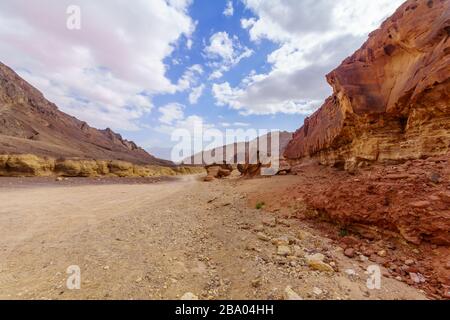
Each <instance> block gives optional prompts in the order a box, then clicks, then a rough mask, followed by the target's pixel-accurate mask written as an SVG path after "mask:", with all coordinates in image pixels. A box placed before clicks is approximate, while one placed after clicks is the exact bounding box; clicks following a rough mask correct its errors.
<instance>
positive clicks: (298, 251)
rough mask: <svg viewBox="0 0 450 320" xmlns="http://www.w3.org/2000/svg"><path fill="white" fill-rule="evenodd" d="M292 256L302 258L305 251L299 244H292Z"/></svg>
mask: <svg viewBox="0 0 450 320" xmlns="http://www.w3.org/2000/svg"><path fill="white" fill-rule="evenodd" d="M294 256H296V257H298V258H303V257H304V256H305V251H303V249H302V248H301V247H300V246H294Z"/></svg>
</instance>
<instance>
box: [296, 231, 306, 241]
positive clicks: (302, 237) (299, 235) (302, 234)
mask: <svg viewBox="0 0 450 320" xmlns="http://www.w3.org/2000/svg"><path fill="white" fill-rule="evenodd" d="M307 237H308V233H307V232H305V231H303V230H300V231H298V232H297V239H299V240H305V239H306V238H307Z"/></svg>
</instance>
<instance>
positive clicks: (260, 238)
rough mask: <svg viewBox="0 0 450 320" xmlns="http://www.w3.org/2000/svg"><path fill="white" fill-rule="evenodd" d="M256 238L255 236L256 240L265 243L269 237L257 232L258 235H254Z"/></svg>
mask: <svg viewBox="0 0 450 320" xmlns="http://www.w3.org/2000/svg"><path fill="white" fill-rule="evenodd" d="M256 236H257V237H258V239H259V240H261V241H266V242H268V241H270V237H269V236H268V235H266V234H264V233H262V232H258V233H257V234H256Z"/></svg>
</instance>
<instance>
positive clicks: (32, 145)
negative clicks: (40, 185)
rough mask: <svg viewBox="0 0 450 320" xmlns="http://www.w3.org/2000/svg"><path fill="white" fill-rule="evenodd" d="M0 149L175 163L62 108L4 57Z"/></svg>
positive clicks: (0, 72) (0, 71) (0, 81)
mask: <svg viewBox="0 0 450 320" xmlns="http://www.w3.org/2000/svg"><path fill="white" fill-rule="evenodd" d="M0 124H1V125H0V154H34V155H37V156H43V157H54V158H75V159H98V160H122V161H127V162H130V163H134V164H139V165H147V164H149V165H162V166H173V165H174V164H173V163H172V162H171V161H168V160H163V159H158V158H156V157H154V156H152V155H150V154H149V153H148V152H146V151H145V150H144V149H142V148H140V147H139V146H137V144H136V143H134V142H133V141H129V140H126V139H123V137H122V136H121V135H120V134H118V133H116V132H114V131H113V130H111V129H110V128H107V129H104V130H100V129H95V128H93V127H91V126H89V124H88V123H87V122H85V121H81V120H79V119H77V118H75V117H73V116H71V115H69V114H66V113H64V112H62V111H61V110H59V108H58V107H57V106H56V105H55V104H54V103H52V102H50V101H48V100H47V99H46V98H45V97H44V95H43V94H42V93H41V92H40V91H39V90H38V89H36V88H35V87H33V86H32V85H31V84H29V83H28V82H27V81H25V80H24V79H22V78H21V77H20V76H19V75H18V74H17V73H16V72H15V71H14V70H12V69H11V68H10V67H8V66H6V65H5V64H3V63H1V62H0Z"/></svg>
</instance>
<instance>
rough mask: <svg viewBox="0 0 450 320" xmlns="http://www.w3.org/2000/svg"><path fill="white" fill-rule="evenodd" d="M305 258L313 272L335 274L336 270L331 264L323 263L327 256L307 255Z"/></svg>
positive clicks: (318, 254) (319, 254)
mask: <svg viewBox="0 0 450 320" xmlns="http://www.w3.org/2000/svg"><path fill="white" fill-rule="evenodd" d="M305 258H306V262H307V264H308V266H309V267H310V268H311V269H313V270H317V271H321V272H334V269H333V268H332V267H331V266H330V265H329V264H327V263H325V262H324V261H323V260H324V259H325V256H324V255H323V254H321V253H316V254H314V255H307V256H306V257H305Z"/></svg>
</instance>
